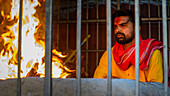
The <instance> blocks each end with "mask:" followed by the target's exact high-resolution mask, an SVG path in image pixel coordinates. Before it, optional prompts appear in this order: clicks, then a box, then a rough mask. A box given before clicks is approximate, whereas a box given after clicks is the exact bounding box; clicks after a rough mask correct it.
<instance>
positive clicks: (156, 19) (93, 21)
mask: <svg viewBox="0 0 170 96" xmlns="http://www.w3.org/2000/svg"><path fill="white" fill-rule="evenodd" d="M141 19H142V21H158V20H159V21H161V20H162V18H156V17H154V18H141ZM167 20H170V18H167ZM76 22H77V21H76V20H69V21H67V20H61V21H56V22H55V21H54V23H55V24H60V23H76ZM82 22H83V23H87V22H88V23H95V22H96V23H102V22H106V20H105V19H97V20H82Z"/></svg>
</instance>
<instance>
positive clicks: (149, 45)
mask: <svg viewBox="0 0 170 96" xmlns="http://www.w3.org/2000/svg"><path fill="white" fill-rule="evenodd" d="M162 47H163V46H162V42H160V41H156V40H155V39H147V40H142V38H141V36H140V47H139V50H140V52H139V64H140V69H141V70H145V69H146V68H147V66H148V64H149V60H150V57H151V55H152V52H153V51H154V50H155V49H161V48H162ZM135 49H136V48H135V44H133V45H132V46H130V47H129V48H127V49H125V50H123V45H122V44H119V43H117V42H116V43H115V45H114V48H113V51H112V53H113V57H114V60H115V62H116V64H117V66H118V67H119V68H120V69H122V70H124V71H125V70H127V69H128V68H129V66H130V65H131V64H132V65H135Z"/></svg>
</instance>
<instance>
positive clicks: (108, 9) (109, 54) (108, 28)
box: [106, 0, 112, 96]
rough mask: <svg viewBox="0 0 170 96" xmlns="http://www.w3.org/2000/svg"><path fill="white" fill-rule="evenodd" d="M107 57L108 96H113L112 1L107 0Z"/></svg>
mask: <svg viewBox="0 0 170 96" xmlns="http://www.w3.org/2000/svg"><path fill="white" fill-rule="evenodd" d="M106 6H107V52H108V53H107V56H108V76H107V96H112V73H111V53H112V52H111V39H112V38H111V36H112V35H111V0H107V3H106Z"/></svg>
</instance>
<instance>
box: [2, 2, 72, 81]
mask: <svg viewBox="0 0 170 96" xmlns="http://www.w3.org/2000/svg"><path fill="white" fill-rule="evenodd" d="M11 5H12V8H11V13H10V15H4V11H1V16H3V17H4V18H6V19H8V20H10V21H13V22H14V25H12V26H7V28H8V29H10V30H9V31H7V32H5V33H3V34H2V35H1V36H2V37H1V39H0V40H4V45H3V46H4V47H3V49H2V51H1V55H0V56H1V57H0V68H1V70H0V79H7V78H17V70H18V66H17V63H18V61H17V50H18V48H17V46H18V31H19V28H18V26H19V25H18V24H19V0H13V1H12V3H11ZM36 6H41V4H40V3H39V2H38V1H37V0H23V18H22V39H21V40H22V41H21V43H22V46H21V78H23V77H29V76H39V77H44V76H45V73H44V72H45V62H44V56H45V42H44V41H42V40H39V41H38V40H36V39H35V37H34V34H35V33H36V32H37V30H38V28H39V27H38V26H40V22H39V19H38V18H36V17H35V16H34V14H35V12H36V10H35V7H36ZM44 32H45V31H44ZM52 53H53V54H54V55H55V56H53V58H52V67H53V68H52V77H53V78H66V77H67V76H68V75H69V74H68V73H66V72H64V71H63V70H67V72H73V71H74V70H69V69H68V68H67V67H65V66H63V65H62V63H63V62H62V60H60V58H65V57H66V55H62V53H61V52H58V51H57V50H55V49H53V51H52Z"/></svg>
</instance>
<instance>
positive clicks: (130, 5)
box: [129, 0, 131, 10]
mask: <svg viewBox="0 0 170 96" xmlns="http://www.w3.org/2000/svg"><path fill="white" fill-rule="evenodd" d="M130 9H131V4H130V0H129V10H130Z"/></svg>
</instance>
